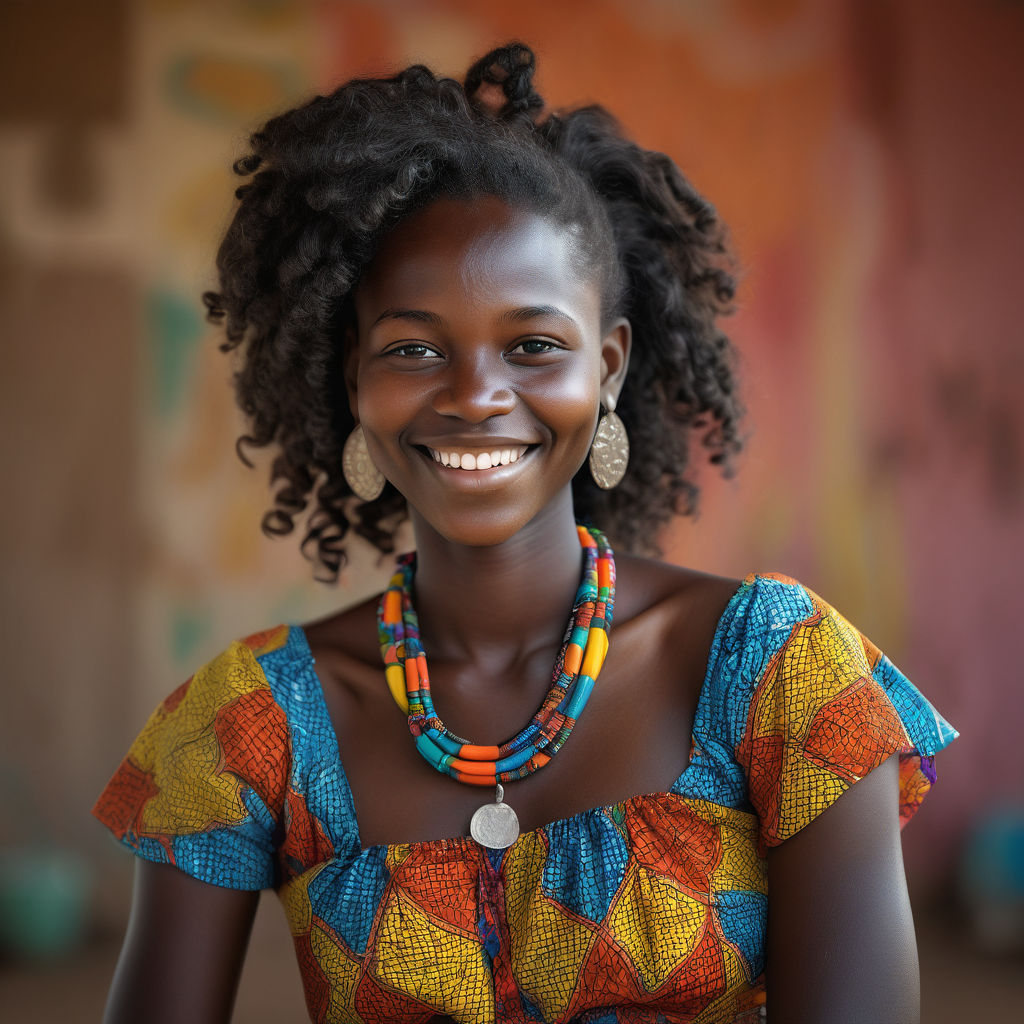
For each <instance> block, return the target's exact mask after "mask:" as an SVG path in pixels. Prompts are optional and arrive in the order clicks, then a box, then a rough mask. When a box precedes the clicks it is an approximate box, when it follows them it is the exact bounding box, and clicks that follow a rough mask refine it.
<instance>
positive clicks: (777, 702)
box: [733, 573, 957, 853]
mask: <svg viewBox="0 0 1024 1024" xmlns="http://www.w3.org/2000/svg"><path fill="white" fill-rule="evenodd" d="M744 586H745V587H748V588H750V589H751V594H750V597H749V601H748V603H747V609H746V615H745V616H744V630H743V633H744V635H743V643H742V649H743V658H742V662H743V672H742V686H743V689H744V690H746V691H747V694H748V695H749V699H748V700H744V701H743V705H744V707H745V715H744V716H740V717H737V719H736V720H735V732H734V734H733V741H734V747H733V749H734V756H735V760H736V762H737V763H738V764H739V766H740V767H741V768H742V770H743V772H744V774H745V776H746V779H747V787H748V797H749V802H750V804H752V805H753V808H754V810H755V811H756V812H757V816H758V820H759V843H758V845H759V847H760V849H761V851H762V853H763V852H764V850H765V849H766V848H767V847H771V846H777V845H779V844H780V843H782V842H784V841H785V840H786V839H788V838H789V837H790V836H792V835H794V834H795V833H796V832H799V831H800V829H802V828H803V827H804V826H805V825H807V824H809V823H810V822H811V821H812V820H813V819H814V818H816V817H817V816H818V815H819V814H821V813H822V811H824V810H825V809H826V808H828V807H829V806H831V805H832V804H833V803H835V801H836V800H838V799H839V797H840V796H841V795H842V794H843V793H844V792H845V791H846V790H847V789H848V788H849V787H850V786H852V785H853V784H854V783H856V782H857V781H858V780H859V779H861V778H863V777H864V776H865V775H867V774H868V773H869V772H871V771H872V770H873V769H874V768H877V767H878V766H879V765H880V764H882V763H883V762H884V761H885V760H887V759H888V758H889V757H890V756H892V755H893V754H897V753H898V754H899V758H900V773H899V776H900V808H899V811H900V825H901V826H902V825H904V824H905V823H906V822H907V821H908V820H909V819H910V817H911V816H912V815H913V814H914V813H915V812H916V810H917V808H918V807H919V806H920V804H921V801H922V800H923V799H924V796H925V794H926V793H927V792H928V790H929V789H930V787H931V785H932V783H933V782H934V781H935V770H934V763H933V761H934V755H935V754H936V753H937V752H938V751H939V750H941V749H943V748H944V747H945V746H947V745H948V744H949V743H950V742H952V740H953V739H955V738H956V736H957V732H956V730H955V729H954V728H953V727H952V726H951V725H950V724H949V723H948V722H947V721H946V720H945V719H944V718H943V717H942V716H941V715H940V714H939V713H938V712H937V711H936V710H935V709H934V708H933V707H932V705H931V704H930V703H929V702H928V701H927V700H926V699H925V698H924V697H923V696H922V695H921V693H920V692H919V691H918V690H917V688H916V687H915V686H914V684H913V683H911V682H910V680H909V679H907V677H906V676H905V675H903V673H902V672H900V670H899V669H898V668H896V666H895V665H894V664H893V663H892V662H891V661H890V660H889V659H888V658H887V657H886V656H885V655H884V654H882V652H881V651H880V650H879V649H878V648H877V647H876V646H875V645H874V644H873V643H871V641H870V640H868V639H867V638H866V637H865V636H864V635H863V634H862V633H860V632H859V631H858V630H857V629H856V628H855V627H854V626H852V625H851V624H850V623H849V622H848V621H847V620H846V619H845V618H843V616H842V615H840V614H839V612H837V611H836V610H835V609H834V608H833V607H832V606H831V605H829V604H828V603H827V602H825V601H823V600H822V599H821V598H820V597H819V596H818V595H817V594H815V593H814V592H813V591H811V590H808V589H807V588H806V587H804V586H802V585H801V584H799V583H797V582H796V581H795V580H793V579H790V578H789V577H787V576H782V575H779V574H775V573H771V574H758V575H756V576H755V575H751V576H749V577H747V579H746V580H745V581H744Z"/></svg>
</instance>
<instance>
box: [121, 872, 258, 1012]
mask: <svg viewBox="0 0 1024 1024" xmlns="http://www.w3.org/2000/svg"><path fill="white" fill-rule="evenodd" d="M258 900H259V893H258V892H249V891H242V890H237V889H225V888H221V887H219V886H216V885H209V884H207V883H205V882H199V881H197V880H196V879H194V878H191V877H190V876H189V875H186V874H185V873H184V872H183V871H180V870H178V869H177V868H175V867H171V866H170V865H167V864H154V863H150V862H149V861H146V860H142V859H139V860H138V861H136V868H135V891H134V896H133V900H132V912H131V918H130V920H129V923H128V931H127V934H126V935H125V940H124V946H123V948H122V950H121V956H120V959H119V960H118V964H117V970H116V971H115V972H114V980H113V983H112V985H111V988H110V995H109V997H108V1000H107V1010H106V1013H105V1015H104V1018H103V1021H104V1024H135V1022H138V1021H146V1022H147V1024H163V1022H167V1024H170V1022H172V1021H173V1022H180V1021H186V1020H187V1021H189V1024H224V1022H226V1021H228V1020H230V1017H231V1008H232V1005H233V1003H234V999H235V991H236V989H237V986H238V977H239V974H240V972H241V968H242V961H243V959H244V957H245V950H246V946H247V944H248V941H249V933H250V931H251V928H252V921H253V917H254V915H255V913H256V905H257V902H258Z"/></svg>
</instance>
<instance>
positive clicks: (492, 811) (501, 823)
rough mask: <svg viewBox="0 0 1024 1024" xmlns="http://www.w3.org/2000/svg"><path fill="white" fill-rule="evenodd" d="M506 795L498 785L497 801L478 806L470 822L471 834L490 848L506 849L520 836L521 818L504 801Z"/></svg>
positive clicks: (482, 844) (481, 843)
mask: <svg viewBox="0 0 1024 1024" xmlns="http://www.w3.org/2000/svg"><path fill="white" fill-rule="evenodd" d="M504 795H505V794H504V791H503V790H502V788H501V786H498V787H497V795H496V798H495V802H494V803H493V804H484V805H483V807H478V808H477V810H476V813H475V814H474V815H473V817H472V819H471V820H470V823H469V834H470V835H471V836H472V837H473V838H474V839H475V840H476V841H477V842H478V843H479V844H480V845H481V846H486V847H487V848H488V849H489V850H504V849H505V848H506V847H509V846H511V845H512V844H513V843H514V842H515V841H516V840H517V839H518V838H519V818H518V817H516V812H515V811H513V810H512V808H511V807H509V805H508V804H506V803H502V800H503V798H504Z"/></svg>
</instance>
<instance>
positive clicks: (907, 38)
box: [0, 0, 1024, 892]
mask: <svg viewBox="0 0 1024 1024" xmlns="http://www.w3.org/2000/svg"><path fill="white" fill-rule="evenodd" d="M44 9H45V13H46V16H45V17H44V16H43V13H42V12H44ZM0 37H2V38H4V39H5V40H7V42H8V44H11V43H12V42H13V43H14V44H15V45H13V46H10V45H9V50H10V52H9V54H8V55H7V57H6V58H5V60H4V61H2V62H0V86H2V88H0V324H2V330H3V348H4V365H5V373H4V374H3V375H2V376H0V396H2V403H0V417H2V419H0V426H2V427H3V428H4V429H3V430H2V435H0V436H3V438H4V444H3V456H2V457H3V462H2V468H3V471H4V479H5V480H6V481H8V486H9V491H8V498H7V500H6V501H5V502H4V503H3V506H2V507H0V524H2V527H3V530H2V536H3V537H4V540H5V559H6V566H7V571H6V572H5V574H4V578H3V588H4V590H3V602H4V615H3V623H4V625H3V630H4V632H3V637H2V639H3V643H4V649H5V652H6V654H7V657H6V659H5V665H6V673H5V679H4V701H5V704H6V705H7V707H8V710H9V711H10V712H12V713H8V714H5V715H4V716H3V717H2V721H0V739H2V742H0V751H3V753H2V754H0V767H2V771H3V773H4V776H5V777H6V778H7V779H9V780H10V782H9V785H8V786H7V789H9V790H10V792H11V793H12V794H13V795H12V799H13V800H17V801H19V802H20V803H21V804H24V805H26V806H30V807H31V808H33V809H32V811H31V815H32V816H33V817H34V818H35V819H37V820H38V824H37V825H34V826H33V829H34V830H36V831H37V832H39V833H41V834H42V833H49V834H51V835H53V836H56V837H57V839H58V840H59V841H60V842H62V843H63V844H65V845H69V846H73V847H75V848H77V849H80V850H83V851H86V852H87V853H88V855H89V856H90V857H92V858H93V860H94V861H95V862H96V863H97V864H100V865H109V866H111V870H116V871H121V870H122V864H121V861H120V859H117V858H116V857H115V855H114V853H113V851H112V850H111V849H110V848H109V847H108V845H107V844H106V843H105V842H104V840H103V838H102V837H101V836H100V834H99V829H98V827H94V826H93V825H92V824H91V822H90V820H89V818H88V816H87V809H88V806H89V805H90V802H91V799H92V798H93V797H94V795H95V794H96V792H97V791H98V789H99V788H100V787H101V786H102V784H103V782H104V781H105V779H106V777H107V775H108V774H109V773H110V771H111V770H112V769H113V767H114V764H115V761H116V759H117V757H118V756H119V755H120V753H121V751H122V750H123V749H124V748H125V746H126V745H127V743H128V742H129V741H130V739H131V737H132V736H133V735H134V733H135V732H136V731H137V729H138V727H139V726H140V724H141V722H142V720H143V718H144V716H145V715H146V714H147V713H148V711H149V710H150V708H151V707H152V706H153V704H154V702H155V701H156V700H158V699H159V698H160V697H161V696H162V695H163V694H165V693H166V692H168V691H169V690H170V689H171V688H172V687H173V686H174V685H176V684H177V683H178V682H179V681H180V680H181V679H182V678H184V677H185V676H186V675H187V674H189V673H190V672H191V671H192V670H193V669H194V668H195V667H196V666H197V665H198V664H199V663H201V662H202V661H203V660H205V659H206V658H207V657H209V656H211V655H212V654H213V653H215V652H216V651H217V650H218V649H220V648H221V647H223V646H224V645H225V644H226V643H227V642H228V640H230V639H231V638H233V637H235V636H238V635H242V634H243V633H246V632H250V631H252V630H255V629H256V628H259V627H261V626H265V625H267V624H270V623H275V622H279V621H282V620H284V619H301V618H304V617H311V616H313V615H317V614H320V613H323V612H326V611H327V610H329V609H331V608H334V607H337V606H339V605H341V604H343V603H348V602H350V601H353V600H355V599H357V598H358V597H360V596H362V595H364V594H367V593H369V592H372V591H374V590H376V589H378V588H379V587H380V585H381V584H382V582H383V580H384V577H385V574H386V566H381V565H378V564H377V561H376V558H375V555H374V554H373V553H371V552H364V553H362V554H361V555H360V556H359V557H357V558H356V560H355V563H354V565H353V566H352V567H351V568H350V569H349V570H348V571H347V572H346V574H345V577H344V579H343V581H342V586H341V588H340V589H337V590H330V589H327V588H324V587H322V586H320V585H317V584H315V583H313V582H312V581H311V579H310V572H309V566H308V565H307V564H306V563H305V562H303V561H302V559H301V558H300V556H299V555H298V553H297V550H296V548H297V545H296V544H293V543H292V542H291V541H278V542H276V543H274V542H270V541H268V540H266V539H264V538H263V537H262V535H261V534H260V532H259V529H258V520H259V515H260V513H261V511H262V510H263V507H264V502H265V500H266V493H265V486H266V485H265V466H263V467H261V469H260V470H259V471H258V472H250V471H247V470H246V469H244V467H242V466H241V465H240V464H239V463H238V462H237V460H236V459H235V456H234V452H233V442H234V438H235V437H236V436H237V434H238V433H239V432H240V430H241V423H240V421H239V418H238V416H237V414H236V412H235V410H234V407H233V404H232V400H231V394H230V387H229V385H230V373H231V365H230V360H229V359H226V358H225V357H224V356H223V355H222V354H221V353H220V352H218V351H217V340H218V339H217V338H216V337H215V335H214V334H213V333H212V332H211V330H210V329H208V328H207V326H206V325H205V324H204V323H203V321H202V319H201V307H200V305H199V302H198V295H199V293H200V292H201V291H202V290H203V288H205V287H207V286H209V284H210V283H211V282H212V278H211V274H210V270H211V267H212V262H213V253H214V250H215V247H216V244H217V240H218V237H219V234H220V233H221V232H222V230H223V229H224V227H225V225H226V223H227V219H228V217H229V215H230V206H229V202H228V200H229V197H230V190H231V188H232V187H233V185H232V182H231V180H230V177H231V176H230V174H229V172H228V167H229V165H230V162H231V159H232V158H233V156H234V155H236V154H237V153H238V151H239V150H240V148H241V145H242V142H243V140H244V137H245V135H246V133H247V132H248V131H249V130H251V129H252V128H253V127H255V126H256V125H257V124H258V123H259V122H260V120H261V118H262V117H263V116H264V115H266V114H267V113H269V112H272V111H274V110H276V109H279V108H281V107H283V106H286V105H288V104H290V103H292V102H294V101H296V100H297V99H299V98H301V97H302V96H304V95H306V94H307V93H308V92H310V91H312V90H322V89H326V88H329V87H330V86H332V85H333V84H336V83H339V82H341V81H343V80H345V79H346V78H348V77H351V76H352V75H353V74H357V73H366V72H376V71H380V70H382V69H385V68H389V67H399V66H402V65H404V64H407V63H409V62H411V61H413V60H422V61H424V62H427V63H430V64H432V65H433V66H435V67H436V68H438V69H440V70H443V71H446V72H448V73H451V74H456V75H458V74H461V72H462V71H464V70H465V68H466V66H467V65H468V63H469V62H470V60H471V59H472V58H473V57H474V56H477V55H479V54H480V53H481V52H483V51H484V50H486V49H487V48H488V47H489V46H491V45H493V44H495V43H497V42H500V41H504V40H506V39H509V38H515V37H518V38H522V39H525V40H526V41H528V42H531V43H532V44H533V45H534V46H535V48H536V49H537V51H538V53H539V63H540V74H539V85H540V88H541V91H542V92H543V93H544V95H545V96H546V98H547V99H548V100H549V102H550V103H551V104H552V105H555V106H558V105H563V104H571V103H576V102H583V101H589V100H600V101H602V102H604V103H605V104H606V105H607V106H608V107H610V108H611V109H612V111H613V112H614V113H616V114H617V115H618V116H619V118H620V119H621V120H622V121H623V123H624V124H625V125H626V126H627V128H628V130H629V131H630V132H631V133H632V134H633V135H634V136H635V137H636V138H637V139H638V141H640V142H641V143H643V144H644V145H646V146H649V147H654V148H659V149H663V150H665V151H666V152H668V153H669V154H671V155H672V156H673V157H674V158H675V159H676V160H677V161H678V162H679V163H680V165H681V166H682V167H683V168H684V170H685V171H686V172H687V174H688V175H689V176H690V177H691V178H692V179H693V180H694V181H695V182H696V183H697V185H698V186H699V187H700V188H701V189H702V190H703V191H704V192H705V193H706V194H707V195H708V196H709V197H710V198H711V199H712V200H713V201H714V202H715V203H716V205H717V206H718V208H719V210H720V212H721V213H722V215H723V217H724V218H725V220H726V221H727V223H729V224H730V225H731V227H732V233H733V238H734V242H735V245H736V249H737V252H738V255H739V258H740V264H741V269H742V277H743V282H742V290H741V293H740V302H741V307H742V308H741V311H740V312H739V314H738V315H737V316H736V317H735V319H734V321H733V324H732V333H733V336H734V339H735V341H736V344H737V345H738V347H739V348H740V350H741V352H742V358H743V362H742V376H743V383H744V388H745V394H746V401H747V404H748V407H749V420H748V428H749V433H750V436H749V444H748V450H747V453H746V455H745V456H744V458H743V460H742V462H741V464H740V471H739V474H738V476H737V477H736V478H735V479H734V480H733V481H729V482H724V481H721V480H718V479H716V478H714V477H713V476H710V475H709V476H708V477H707V479H706V488H705V493H704V497H703V513H702V515H701V517H700V518H699V519H698V520H697V521H696V522H689V521H688V522H680V523H677V524H674V525H673V526H672V528H671V529H670V530H669V531H668V532H667V534H666V551H667V554H668V556H669V557H671V558H672V559H673V560H676V561H679V562H681V563H686V564H692V565H695V566H697V567H700V568H704V569H709V570H712V571H716V572H720V573H727V574H733V575H743V574H745V573H746V572H748V571H749V570H751V569H755V568H756V569H774V570H779V571H784V572H788V573H790V574H791V575H794V576H797V577H798V578H800V579H801V580H803V581H804V582H806V583H807V584H808V585H809V586H811V587H812V588H813V589H815V590H817V591H818V592H819V593H821V594H822V595H823V596H825V597H826V598H827V599H828V600H830V601H831V602H832V603H833V604H835V605H836V606H837V607H839V608H840V610H842V611H843V612H844V613H845V614H847V616H848V617H850V618H851V619H852V620H853V621H854V622H855V623H857V625H859V626H860V627H861V628H862V629H863V630H864V631H865V632H866V633H867V634H868V635H869V636H871V637H872V638H873V639H874V640H875V641H876V642H877V643H878V644H879V645H880V646H882V647H883V649H885V650H886V651H887V653H889V654H890V656H892V657H893V659H894V660H895V661H896V662H897V664H899V665H900V666H901V667H902V668H903V669H904V670H905V671H906V672H907V674H908V675H910V676H911V678H913V679H914V680H915V681H916V682H917V683H918V685H919V686H920V687H921V688H922V689H923V690H924V691H925V692H926V693H927V694H928V695H929V696H930V697H931V698H932V699H933V700H934V702H935V703H936V704H937V706H938V707H939V708H940V709H941V710H942V711H943V713H944V714H945V715H946V716H947V717H948V718H949V719H950V720H951V721H953V722H954V723H955V724H956V725H957V726H958V727H959V728H960V729H961V731H962V733H963V736H962V738H961V739H960V740H959V741H958V742H957V743H956V744H955V745H954V747H953V748H951V750H950V751H948V752H947V754H946V755H944V756H943V757H942V758H941V760H940V763H939V774H940V784H939V787H938V789H937V790H936V792H935V794H934V795H933V797H932V798H931V800H930V801H929V805H927V806H926V808H925V810H924V812H923V813H922V814H921V815H920V816H919V818H918V820H917V821H915V822H914V823H913V824H912V825H911V827H910V828H909V829H908V831H907V833H906V834H905V850H906V855H907V860H908V863H909V865H910V872H911V877H912V882H913V885H914V887H915V888H917V889H918V890H920V891H922V892H924V891H928V890H932V891H934V890H935V888H936V887H937V886H938V884H939V883H940V882H941V881H942V880H943V878H944V877H945V876H946V875H947V873H948V872H949V870H950V868H951V865H952V863H953V859H954V857H955V854H956V851H957V849H958V845H959V843H960V841H961V838H962V836H963V833H964V830H965V829H966V828H967V827H968V826H969V824H970V822H971V821H972V820H973V819H974V817H975V816H976V815H977V814H979V813H980V812H982V811H983V810H984V809H985V808H986V807H988V806H990V805H992V804H998V803H999V802H1001V801H1006V800H1008V799H1010V798H1011V796H1012V795H1013V794H1017V795H1018V796H1019V794H1020V793H1021V791H1022V788H1024V787H1022V782H1024V779H1022V772H1021V767H1020V759H1019V757H1017V756H1016V753H1015V751H1016V745H1017V743H1018V735H1019V731H1020V728H1021V726H1022V724H1024V722H1022V718H1024V715H1022V713H1021V700H1020V696H1019V693H1020V669H1019V660H1018V657H1017V651H1016V643H1015V640H1016V637H1015V631H1016V629H1017V628H1018V626H1017V623H1018V621H1019V619H1020V616H1021V613H1022V612H1024V602H1022V600H1021V598H1020V596H1019V583H1018V577H1019V574H1020V569H1019V566H1020V564H1021V556H1022V552H1024V545H1022V543H1021V542H1022V539H1024V536H1022V533H1024V530H1022V523H1024V515H1022V512H1024V500H1022V499H1024V476H1022V474H1024V469H1022V450H1024V445H1022V418H1024V414H1022V412H1021V403H1020V401H1019V394H1020V388H1021V384H1022V383H1024V375H1022V373H1021V370H1022V365H1021V364H1022V360H1024V355H1022V352H1024V349H1022V346H1021V343H1020V338H1019V330H1018V328H1017V320H1018V315H1017V309H1016V301H1015V298H1014V295H1015V288H1014V285H1015V277H1016V275H1017V273H1019V270H1020V268H1021V267H1022V266H1024V261H1022V257H1024V252H1022V241H1021V240H1022V238H1024V230H1022V228H1024V224H1022V223H1021V222H1022V219H1024V218H1022V203H1021V200H1020V196H1019V189H1018V182H1019V180H1020V168H1021V156H1022V152H1021V151H1022V148H1024V137H1022V135H1021V132H1020V129H1019V127H1018V126H1019V125H1020V123H1021V122H1022V117H1021V115H1022V110H1021V107H1022V99H1021V97H1022V96H1024V89H1022V86H1024V81H1022V78H1024V74H1022V72H1021V70H1020V64H1019V60H1018V59H1017V58H1018V55H1019V53H1020V52H1022V45H1021V44H1022V43H1024V8H1022V7H1021V5H1019V4H1013V3H1008V2H998V0H978V2H976V3H972V4H965V3H956V2H953V0H933V2H931V3H925V2H924V0H892V2H885V0H846V2H841V0H835V2H820V0H819V2H814V0H774V2H771V3H766V2H763V0H688V2H682V0H678V2H676V0H592V2H564V0H563V2H560V3H557V4H552V3H541V2H536V0H521V2H520V3H518V4H515V5H511V4H509V5H484V4H480V3H479V2H470V0H427V2H424V0H417V2H412V0H388V2H376V3H370V2H366V3H357V2H334V3H329V2H326V0H320V2H318V0H309V2H306V3H283V2H274V0H258V2H257V0H223V2H220V3H209V2H199V0H147V2H139V3H127V2H114V0H96V2H94V3H92V4H90V5H84V6H83V5H78V4H75V3H72V2H71V0H63V2H58V0H48V2H45V3H28V2H22V0H15V2H11V3H8V4H7V5H5V6H4V8H3V9H2V12H0ZM26 813H27V812H26ZM6 829H7V831H6V832H5V833H0V836H2V841H3V842H4V843H5V844H10V843H13V842H15V841H16V840H17V838H18V837H17V835H16V831H17V830H16V829H13V828H12V827H11V826H10V825H8V826H6ZM115 864H116V868H115V867H114V865H115Z"/></svg>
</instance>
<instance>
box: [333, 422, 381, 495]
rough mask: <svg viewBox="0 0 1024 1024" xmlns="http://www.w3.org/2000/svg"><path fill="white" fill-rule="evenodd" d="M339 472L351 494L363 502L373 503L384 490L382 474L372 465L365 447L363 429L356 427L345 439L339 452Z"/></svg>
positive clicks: (367, 449)
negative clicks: (342, 474) (342, 475)
mask: <svg viewBox="0 0 1024 1024" xmlns="http://www.w3.org/2000/svg"><path fill="white" fill-rule="evenodd" d="M341 471H342V473H344V475H345V483H347V484H348V485H349V487H351V488H352V493H353V494H355V496H356V497H357V498H361V499H362V500H363V501H373V500H374V499H375V498H379V497H380V492H381V491H383V490H384V474H383V473H382V472H381V471H380V470H379V469H378V468H377V467H376V466H375V465H374V464H373V459H371V458H370V450H369V448H367V447H366V436H365V435H364V434H363V428H362V427H360V426H357V427H356V429H355V430H353V431H352V433H351V434H349V435H348V437H347V438H346V439H345V447H344V448H343V449H342V452H341Z"/></svg>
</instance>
